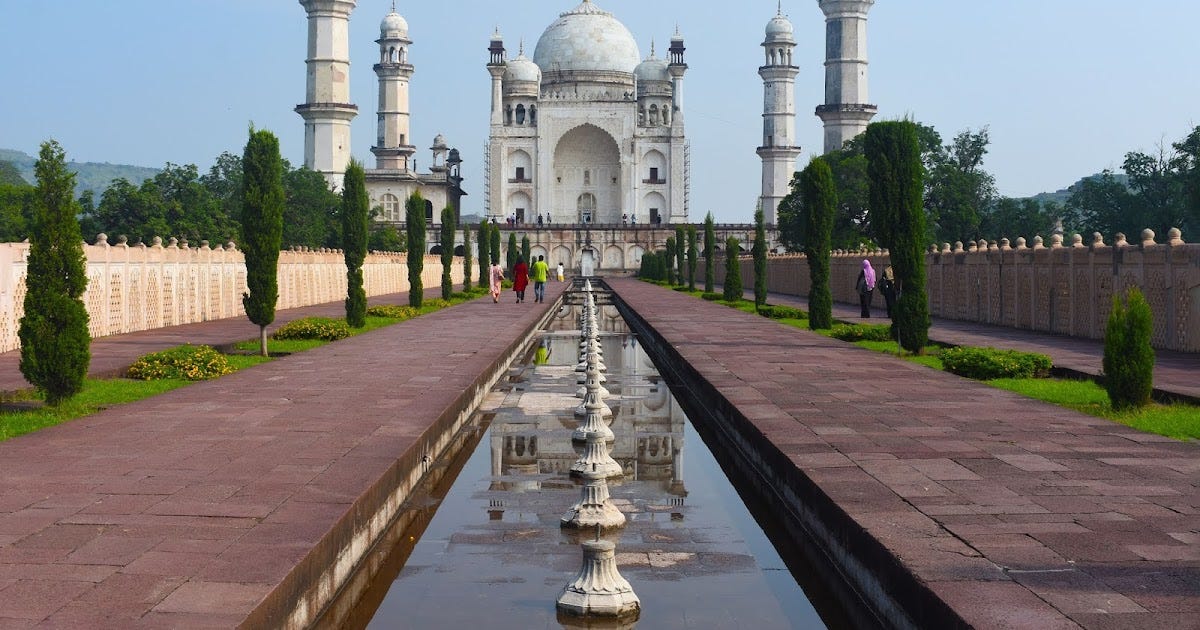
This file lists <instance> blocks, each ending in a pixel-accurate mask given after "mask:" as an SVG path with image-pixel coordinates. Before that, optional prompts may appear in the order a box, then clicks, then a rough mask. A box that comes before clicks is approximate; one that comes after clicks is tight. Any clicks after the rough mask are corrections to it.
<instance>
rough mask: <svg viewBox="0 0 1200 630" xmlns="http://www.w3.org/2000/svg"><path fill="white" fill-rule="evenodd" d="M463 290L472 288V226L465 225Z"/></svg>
mask: <svg viewBox="0 0 1200 630" xmlns="http://www.w3.org/2000/svg"><path fill="white" fill-rule="evenodd" d="M462 230H463V291H467V290H468V289H470V288H471V265H473V264H474V262H473V261H472V260H471V226H469V225H464V226H463V229H462Z"/></svg>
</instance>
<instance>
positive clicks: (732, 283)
mask: <svg viewBox="0 0 1200 630" xmlns="http://www.w3.org/2000/svg"><path fill="white" fill-rule="evenodd" d="M740 253H741V244H740V243H738V240H737V239H736V238H734V237H732V236H730V237H729V238H727V239H725V284H724V285H723V286H722V289H723V290H724V297H725V300H726V301H727V302H733V301H736V300H740V299H742V268H741V264H740V263H739V262H738V255H739V254H740Z"/></svg>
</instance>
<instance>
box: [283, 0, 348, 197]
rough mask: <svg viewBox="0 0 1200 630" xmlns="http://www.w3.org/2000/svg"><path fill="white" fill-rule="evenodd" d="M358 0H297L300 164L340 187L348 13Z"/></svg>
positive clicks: (344, 159)
mask: <svg viewBox="0 0 1200 630" xmlns="http://www.w3.org/2000/svg"><path fill="white" fill-rule="evenodd" d="M356 2H357V0H300V4H301V5H302V6H303V7H304V10H305V11H307V12H308V62H307V63H308V82H307V89H306V90H305V95H306V97H307V99H306V101H305V102H304V104H303V105H297V106H296V113H298V114H300V116H301V117H303V118H304V165H305V166H307V167H308V168H309V169H312V170H314V171H317V172H319V173H321V174H323V175H325V179H326V181H328V182H329V184H330V185H331V186H333V187H334V188H341V186H342V177H343V176H344V175H345V173H346V164H348V163H349V162H350V121H351V120H354V117H355V116H357V115H358V107H356V106H355V105H353V104H352V103H351V102H350V12H351V11H353V10H354V5H355V3H356Z"/></svg>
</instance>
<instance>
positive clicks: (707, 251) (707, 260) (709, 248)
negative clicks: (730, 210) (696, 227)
mask: <svg viewBox="0 0 1200 630" xmlns="http://www.w3.org/2000/svg"><path fill="white" fill-rule="evenodd" d="M716 248H717V232H716V230H715V229H714V227H713V216H712V213H711V212H709V213H708V215H707V216H705V217H704V292H705V293H712V291H713V284H714V279H713V276H714V273H715V271H716V270H715V269H713V254H714V253H715V252H714V251H713V250H715V249H716Z"/></svg>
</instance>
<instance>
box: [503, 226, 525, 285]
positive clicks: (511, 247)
mask: <svg viewBox="0 0 1200 630" xmlns="http://www.w3.org/2000/svg"><path fill="white" fill-rule="evenodd" d="M520 252H521V250H520V249H517V233H516V232H509V233H508V251H506V252H504V263H505V267H504V268H505V269H508V270H509V271H510V272H511V271H512V268H513V267H516V266H517V256H518V255H519V254H520ZM509 275H512V274H511V273H510V274H509Z"/></svg>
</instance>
